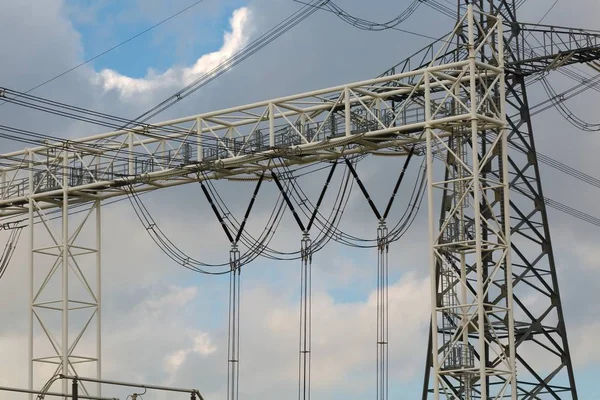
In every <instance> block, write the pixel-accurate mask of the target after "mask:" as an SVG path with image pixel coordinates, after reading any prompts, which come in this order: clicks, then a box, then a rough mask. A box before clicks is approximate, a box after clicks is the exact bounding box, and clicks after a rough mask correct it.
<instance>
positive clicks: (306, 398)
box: [298, 231, 312, 400]
mask: <svg viewBox="0 0 600 400" xmlns="http://www.w3.org/2000/svg"><path fill="white" fill-rule="evenodd" d="M300 261H301V263H300V361H299V368H298V374H299V376H298V399H299V400H310V350H311V311H312V304H311V292H312V289H311V272H312V271H311V269H312V242H311V239H310V234H309V233H308V232H306V231H305V232H304V233H303V235H302V241H301V257H300Z"/></svg>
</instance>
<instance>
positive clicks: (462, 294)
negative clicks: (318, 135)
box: [425, 6, 516, 400]
mask: <svg viewBox="0 0 600 400" xmlns="http://www.w3.org/2000/svg"><path fill="white" fill-rule="evenodd" d="M468 13H469V15H468V17H467V20H466V21H467V23H468V29H467V32H468V33H467V38H468V48H469V76H470V82H469V84H468V87H459V86H456V87H455V90H453V92H454V94H455V99H457V103H459V104H460V107H462V108H466V107H467V106H466V105H467V104H468V109H469V110H470V113H471V117H470V119H469V120H464V121H460V122H458V123H456V124H455V125H454V126H453V127H449V126H448V125H444V126H442V125H440V126H439V128H440V129H444V130H446V131H447V130H448V128H451V132H452V134H453V135H452V140H450V141H448V140H446V139H443V138H442V137H441V136H438V134H437V131H436V127H437V123H436V121H435V119H433V120H432V113H433V112H434V110H436V109H437V107H438V105H437V104H433V103H431V101H430V98H431V96H430V81H433V79H435V78H434V77H432V76H431V74H432V73H429V72H426V78H425V85H426V86H425V87H426V89H425V111H426V124H427V125H426V139H427V170H428V183H427V184H428V198H429V223H430V242H431V252H432V257H431V277H432V280H431V306H432V313H431V315H432V321H431V323H432V325H433V326H435V327H437V329H435V330H433V331H432V335H431V344H432V345H431V347H430V349H431V350H432V357H431V361H432V366H433V370H432V380H433V390H432V392H433V398H434V399H435V400H437V399H439V398H441V397H443V398H449V399H477V398H481V399H486V400H487V399H504V398H512V399H516V369H515V341H514V334H513V331H512V330H511V329H509V330H508V333H507V331H506V329H504V328H505V326H506V325H508V326H510V327H512V326H513V314H512V280H511V279H510V277H511V276H512V274H511V261H510V223H509V220H508V217H507V208H508V205H509V199H508V169H507V157H506V146H507V141H506V130H505V124H506V121H505V110H504V76H503V72H500V73H499V74H498V75H497V76H496V77H493V76H487V73H488V72H489V71H480V70H479V68H485V67H482V65H480V64H478V62H477V61H478V60H476V57H477V54H476V50H475V48H476V47H477V43H479V41H478V42H476V41H475V30H476V26H475V20H474V15H473V7H472V6H469V7H468ZM494 26H495V27H496V29H498V31H499V35H500V36H501V32H502V27H501V25H498V24H495V25H494ZM480 28H481V27H480V26H478V27H477V29H478V30H479V29H480ZM488 35H489V33H488ZM489 38H490V36H488V37H486V38H485V40H489ZM502 53H503V49H502V42H501V41H500V42H499V43H498V44H497V54H496V55H495V56H494V58H495V60H496V61H497V62H498V64H497V65H498V66H499V67H500V70H502V68H503V59H502ZM482 72H483V73H482ZM461 114H462V113H461ZM489 116H493V118H495V121H494V122H491V121H490V120H488V119H487V118H488V117H489ZM466 143H470V149H468V148H467V146H465V144H466ZM434 156H435V157H438V158H441V159H442V160H444V162H445V169H446V176H445V178H444V180H442V181H436V179H435V178H434V164H433V159H434ZM491 170H493V171H495V172H496V174H495V175H493V177H492V176H491V175H490V174H488V175H486V174H485V172H487V171H491ZM437 192H439V193H440V194H444V196H445V197H444V198H443V203H444V209H445V210H446V212H445V213H443V215H442V218H443V219H442V220H441V224H440V227H439V228H437V227H436V223H435V214H434V212H433V203H434V199H435V196H436V193H437ZM435 277H437V278H438V279H435ZM500 293H507V294H508V295H505V296H500V297H501V301H490V300H489V299H490V298H496V297H497V296H498V295H499V294H500ZM490 355H492V357H495V358H496V359H497V360H498V361H499V362H497V363H490V362H489V359H488V357H490ZM482 382H483V384H482ZM488 382H489V384H487V383H488Z"/></svg>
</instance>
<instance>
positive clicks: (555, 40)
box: [506, 22, 600, 75]
mask: <svg viewBox="0 0 600 400" xmlns="http://www.w3.org/2000/svg"><path fill="white" fill-rule="evenodd" d="M509 25H510V32H511V35H510V36H509V37H508V38H507V39H506V40H507V41H508V43H507V46H506V50H507V52H509V53H511V57H507V62H506V68H507V70H508V71H509V72H513V73H518V74H520V75H532V74H537V73H542V72H547V71H551V70H556V69H558V68H560V67H563V66H567V65H572V64H582V63H591V62H594V61H597V60H600V31H596V30H587V29H580V28H569V27H562V26H552V25H539V24H529V23H520V22H513V23H509Z"/></svg>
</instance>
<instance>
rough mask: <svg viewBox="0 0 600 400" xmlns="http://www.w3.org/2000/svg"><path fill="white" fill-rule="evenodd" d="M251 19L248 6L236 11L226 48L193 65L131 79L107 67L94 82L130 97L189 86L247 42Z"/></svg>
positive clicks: (95, 77) (226, 34)
mask: <svg viewBox="0 0 600 400" xmlns="http://www.w3.org/2000/svg"><path fill="white" fill-rule="evenodd" d="M250 18H251V13H250V10H249V9H248V8H247V7H242V8H238V9H237V10H235V11H234V12H233V15H232V17H231V19H230V20H229V23H230V25H231V31H230V32H225V34H224V40H223V45H222V47H221V48H220V49H219V50H217V51H215V52H212V53H208V54H204V55H203V56H202V57H200V58H199V59H198V60H197V61H196V63H195V64H194V65H193V66H191V67H189V68H170V69H168V70H167V71H165V72H164V73H162V74H158V75H156V74H154V73H152V72H149V73H148V75H147V76H146V77H145V78H131V77H128V76H125V75H122V74H120V73H119V72H117V71H114V70H111V69H104V70H102V71H100V72H98V73H97V74H96V75H95V76H94V78H93V82H94V83H95V84H96V85H99V86H101V87H102V88H103V89H104V90H105V91H109V90H116V91H118V92H119V93H120V95H121V96H123V97H125V98H128V99H129V98H131V97H132V96H134V95H139V94H142V93H147V92H151V91H155V90H157V89H164V88H167V87H179V86H184V85H187V84H189V83H190V82H192V81H193V80H195V79H196V78H198V77H199V76H201V75H202V74H205V73H207V72H210V71H211V70H213V69H214V68H215V67H216V66H218V65H219V64H220V63H222V62H223V61H225V60H227V59H228V58H230V57H231V56H232V55H234V54H235V53H236V52H238V51H239V50H240V49H242V48H243V47H244V46H245V45H246V43H247V41H248V38H249V35H250V32H251V30H250Z"/></svg>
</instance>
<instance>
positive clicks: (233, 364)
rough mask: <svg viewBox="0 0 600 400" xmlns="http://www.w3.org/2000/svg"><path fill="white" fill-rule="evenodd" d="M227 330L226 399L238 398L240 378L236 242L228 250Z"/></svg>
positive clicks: (238, 280) (237, 254)
mask: <svg viewBox="0 0 600 400" xmlns="http://www.w3.org/2000/svg"><path fill="white" fill-rule="evenodd" d="M229 266H230V273H229V331H228V339H227V359H228V370H227V399H228V400H237V399H238V398H239V380H240V358H239V351H240V283H241V282H240V273H241V266H240V252H239V250H238V248H237V245H236V244H233V245H232V246H231V250H230V251H229Z"/></svg>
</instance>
